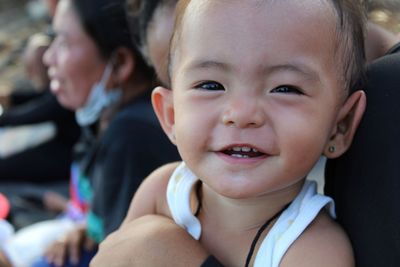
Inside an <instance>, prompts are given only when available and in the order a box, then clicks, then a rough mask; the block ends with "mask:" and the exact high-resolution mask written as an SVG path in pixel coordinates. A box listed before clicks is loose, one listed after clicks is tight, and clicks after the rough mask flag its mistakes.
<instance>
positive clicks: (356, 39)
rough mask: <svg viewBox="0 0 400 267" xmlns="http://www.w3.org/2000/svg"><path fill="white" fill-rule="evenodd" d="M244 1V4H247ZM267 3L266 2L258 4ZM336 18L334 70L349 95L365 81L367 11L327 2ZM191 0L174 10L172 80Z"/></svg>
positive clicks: (360, 5) (361, 5) (349, 2)
mask: <svg viewBox="0 0 400 267" xmlns="http://www.w3.org/2000/svg"><path fill="white" fill-rule="evenodd" d="M246 1H247V0H246ZM260 1H267V0H260ZM326 1H328V2H329V3H330V4H331V5H332V7H333V9H334V11H335V13H336V15H337V27H336V48H335V51H334V53H335V57H336V56H338V55H339V57H338V58H340V63H341V64H338V66H337V68H338V71H339V73H340V72H342V73H343V83H342V84H343V86H344V90H345V91H346V92H348V93H351V92H354V91H355V90H357V89H360V88H361V87H363V85H364V81H365V63H366V60H365V47H364V39H365V38H364V37H365V25H366V10H365V2H364V0H326ZM190 2H191V0H179V2H178V4H177V9H176V21H175V29H174V34H173V37H172V40H171V47H170V56H169V64H168V66H169V68H168V69H169V76H170V79H171V69H172V68H171V65H172V63H173V62H172V57H173V55H174V52H175V50H176V48H177V46H178V42H179V39H180V34H181V30H182V21H183V18H184V16H185V13H186V9H187V6H188V5H189V4H190Z"/></svg>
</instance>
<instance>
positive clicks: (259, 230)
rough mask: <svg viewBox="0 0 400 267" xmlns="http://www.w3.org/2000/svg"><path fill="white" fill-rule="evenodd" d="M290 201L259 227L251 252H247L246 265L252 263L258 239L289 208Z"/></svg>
mask: <svg viewBox="0 0 400 267" xmlns="http://www.w3.org/2000/svg"><path fill="white" fill-rule="evenodd" d="M290 203H291V202H290ZM290 203H288V204H286V205H285V206H284V207H283V208H282V209H280V210H279V211H278V212H277V213H275V215H274V216H272V217H271V218H269V219H268V220H267V221H266V222H265V223H264V224H263V225H262V226H261V227H260V229H258V231H257V234H256V236H255V237H254V239H253V242H252V243H251V247H250V250H249V253H248V254H247V259H246V264H245V267H248V266H249V265H250V261H251V257H252V256H253V253H254V249H255V248H256V245H257V242H258V239H260V236H261V234H262V233H263V232H264V230H265V229H266V228H267V227H268V226H269V225H270V223H271V222H272V221H273V220H275V219H276V218H278V217H279V216H280V215H281V213H282V212H283V211H284V210H285V209H287V207H289V205H290Z"/></svg>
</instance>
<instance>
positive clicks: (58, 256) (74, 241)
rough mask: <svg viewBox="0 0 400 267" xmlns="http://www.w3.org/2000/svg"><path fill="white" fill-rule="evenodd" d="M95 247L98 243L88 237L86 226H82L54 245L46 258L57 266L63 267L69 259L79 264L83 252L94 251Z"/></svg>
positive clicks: (49, 249)
mask: <svg viewBox="0 0 400 267" xmlns="http://www.w3.org/2000/svg"><path fill="white" fill-rule="evenodd" d="M95 247H96V243H95V242H94V241H93V240H91V239H90V238H88V237H87V235H86V226H84V225H80V226H77V227H76V228H75V229H73V230H72V231H70V232H69V233H67V234H66V235H65V236H64V237H63V238H61V239H59V240H57V241H56V242H55V243H53V244H52V245H51V246H50V247H49V248H48V250H47V252H46V254H45V256H46V258H47V261H48V262H49V263H52V264H54V265H56V266H63V265H64V263H65V262H66V258H67V257H69V260H70V261H71V263H72V264H78V262H79V259H80V253H81V250H82V249H83V248H85V249H87V250H93V249H95Z"/></svg>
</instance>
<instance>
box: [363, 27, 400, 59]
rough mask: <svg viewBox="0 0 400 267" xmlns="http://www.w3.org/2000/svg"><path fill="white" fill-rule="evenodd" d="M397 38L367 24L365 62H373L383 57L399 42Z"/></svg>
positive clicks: (385, 30) (390, 33)
mask: <svg viewBox="0 0 400 267" xmlns="http://www.w3.org/2000/svg"><path fill="white" fill-rule="evenodd" d="M399 37H400V36H396V35H395V34H394V33H392V32H390V31H388V30H387V29H385V28H383V27H382V26H380V25H378V24H376V23H373V22H369V23H368V29H367V36H366V40H365V52H366V57H367V60H368V61H373V60H375V59H377V58H380V57H382V56H383V55H385V54H386V53H387V52H388V50H389V49H390V48H391V47H392V46H394V45H395V44H396V43H397V42H399V41H400V38H399Z"/></svg>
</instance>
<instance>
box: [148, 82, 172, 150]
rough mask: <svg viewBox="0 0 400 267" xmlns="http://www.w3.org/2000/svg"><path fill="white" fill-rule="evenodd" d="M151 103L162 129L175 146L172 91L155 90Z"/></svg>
mask: <svg viewBox="0 0 400 267" xmlns="http://www.w3.org/2000/svg"><path fill="white" fill-rule="evenodd" d="M151 101H152V104H153V108H154V111H155V113H156V115H157V118H158V120H159V121H160V124H161V127H162V128H163V130H164V132H165V133H166V134H167V136H168V138H169V139H170V140H171V142H172V143H174V144H175V129H174V126H175V112H174V101H173V96H172V90H170V89H167V88H164V87H157V88H155V89H154V90H153V93H152V95H151Z"/></svg>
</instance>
